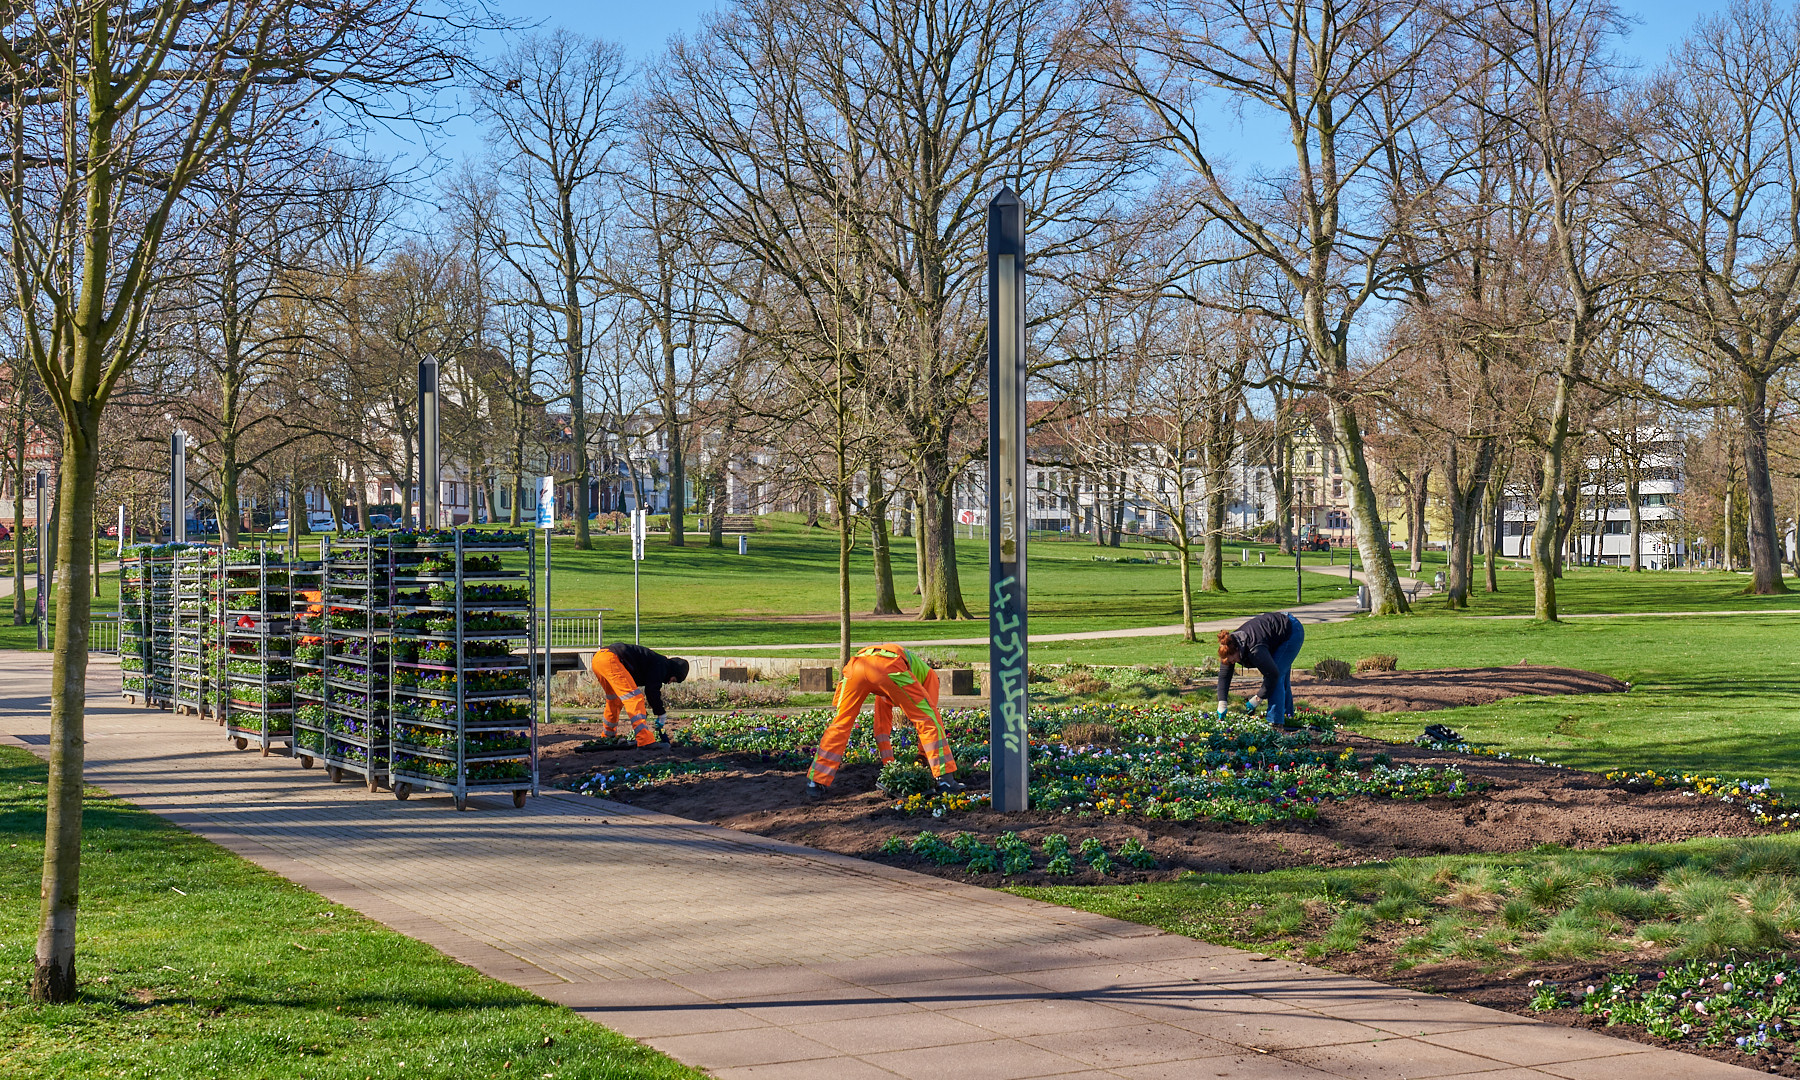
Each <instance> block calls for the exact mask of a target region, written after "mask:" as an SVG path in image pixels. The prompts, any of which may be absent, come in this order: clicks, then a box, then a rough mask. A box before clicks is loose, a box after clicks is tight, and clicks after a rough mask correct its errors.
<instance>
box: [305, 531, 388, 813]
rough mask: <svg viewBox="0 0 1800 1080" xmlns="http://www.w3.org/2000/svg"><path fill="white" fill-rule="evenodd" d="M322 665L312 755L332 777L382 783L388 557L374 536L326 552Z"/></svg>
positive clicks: (371, 784) (385, 738) (339, 544)
mask: <svg viewBox="0 0 1800 1080" xmlns="http://www.w3.org/2000/svg"><path fill="white" fill-rule="evenodd" d="M324 564H325V579H324V608H325V612H324V614H325V622H324V634H323V637H324V639H325V641H324V644H325V655H324V659H323V669H322V671H321V673H320V674H321V675H322V676H323V678H322V683H323V689H324V705H325V724H326V732H325V745H324V750H323V751H322V752H321V754H320V755H319V758H320V760H321V761H322V762H324V764H325V775H326V776H327V777H329V778H330V779H331V780H332V781H333V782H337V781H340V780H343V779H344V778H345V776H346V775H356V776H361V777H362V778H363V782H364V783H365V784H367V785H368V788H369V790H370V791H374V790H375V789H376V788H377V787H379V786H381V785H382V784H384V783H387V782H388V705H389V701H388V676H389V671H390V664H389V646H390V641H389V639H390V637H391V636H392V632H391V629H390V626H391V623H390V614H389V609H390V608H391V606H392V603H393V590H394V586H393V576H394V575H393V557H392V553H391V550H390V549H389V548H388V546H387V544H386V543H384V542H383V541H382V538H379V537H362V538H355V539H346V540H342V541H339V542H337V543H335V544H332V545H330V546H329V547H328V548H327V549H326V551H325V559H324Z"/></svg>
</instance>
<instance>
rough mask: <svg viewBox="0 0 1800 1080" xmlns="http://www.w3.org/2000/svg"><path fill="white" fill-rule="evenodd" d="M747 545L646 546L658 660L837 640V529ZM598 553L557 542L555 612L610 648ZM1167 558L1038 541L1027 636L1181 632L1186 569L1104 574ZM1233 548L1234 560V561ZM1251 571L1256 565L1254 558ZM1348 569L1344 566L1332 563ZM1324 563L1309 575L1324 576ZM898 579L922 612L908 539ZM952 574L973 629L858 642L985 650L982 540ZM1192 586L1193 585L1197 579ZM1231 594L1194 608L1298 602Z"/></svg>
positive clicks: (1246, 580) (866, 628) (1246, 569)
mask: <svg viewBox="0 0 1800 1080" xmlns="http://www.w3.org/2000/svg"><path fill="white" fill-rule="evenodd" d="M764 522H765V531H761V532H757V533H755V534H753V535H751V537H750V550H749V554H747V555H743V556H740V555H738V553H737V548H736V546H735V544H729V545H728V546H727V547H725V548H723V549H718V548H708V547H706V546H705V542H706V538H705V535H704V534H698V535H695V534H690V535H689V537H688V545H687V546H686V547H680V548H676V547H671V546H669V545H668V544H667V542H666V540H665V539H663V538H659V537H652V538H651V540H650V543H649V545H648V548H647V554H646V557H645V559H644V561H643V563H642V564H641V565H640V567H639V568H638V570H639V575H640V578H641V581H640V584H641V591H642V603H643V637H644V640H645V641H646V642H648V643H651V644H652V645H653V646H654V647H658V648H661V647H664V646H667V647H669V648H677V649H690V650H691V649H705V650H710V651H728V650H729V649H731V648H732V647H733V646H738V645H746V644H783V643H815V642H828V641H833V640H835V639H836V636H837V622H836V618H835V615H833V614H832V613H833V612H835V610H836V607H837V536H836V534H835V533H833V532H832V531H831V530H830V529H829V528H819V529H807V528H805V527H804V526H802V525H800V524H798V523H794V522H788V521H784V520H781V519H779V518H776V519H774V520H771V519H769V518H765V519H764ZM594 544H595V548H594V550H592V551H579V550H577V549H576V548H575V546H574V542H573V541H572V540H565V539H558V540H557V541H556V542H555V547H554V552H553V558H554V561H555V563H554V564H555V572H554V584H553V586H552V588H553V594H552V605H553V606H554V607H557V608H594V607H605V608H612V609H613V610H612V612H611V613H609V614H608V615H607V626H608V627H609V629H608V633H607V636H608V637H609V638H620V637H628V636H629V634H630V632H631V616H632V566H631V560H630V552H629V541H628V540H627V539H626V538H625V537H622V536H597V537H595V538H594ZM1150 551H1164V552H1166V551H1168V548H1166V547H1164V546H1162V545H1135V544H1134V545H1128V546H1125V547H1121V548H1117V549H1114V548H1101V547H1096V546H1095V545H1093V544H1092V543H1087V542H1083V541H1078V540H1039V541H1035V542H1034V543H1033V545H1032V548H1031V560H1032V565H1031V574H1032V596H1033V603H1032V608H1031V620H1032V624H1031V625H1032V630H1033V632H1034V633H1065V632H1080V631H1088V630H1109V629H1117V628H1122V627H1140V626H1167V625H1173V624H1176V623H1179V622H1180V621H1181V595H1180V578H1179V574H1180V569H1179V567H1177V566H1176V565H1174V564H1172V563H1164V564H1151V563H1122V562H1096V561H1095V556H1101V557H1103V558H1108V559H1112V558H1139V559H1141V558H1144V557H1145V556H1146V555H1147V553H1148V552H1150ZM1236 553H1237V549H1235V548H1234V549H1232V554H1233V556H1234V559H1235V555H1236ZM1252 558H1253V559H1254V555H1253V556H1252ZM1338 558H1339V561H1340V562H1341V561H1342V558H1343V554H1342V553H1341V552H1340V553H1339V555H1338ZM1325 561H1326V557H1325V556H1324V555H1322V554H1321V555H1313V556H1309V557H1308V562H1309V564H1310V563H1313V562H1316V563H1318V564H1319V565H1324V564H1325ZM893 564H894V579H895V584H896V588H897V589H898V591H899V592H900V600H901V605H902V606H903V607H916V603H917V602H916V599H915V598H914V597H913V595H912V591H913V586H914V584H915V582H916V579H917V570H916V564H915V558H914V548H913V542H912V540H910V539H908V538H896V542H895V545H894V552H893ZM957 566H958V570H959V572H960V573H961V575H962V582H963V595H964V597H965V598H966V600H967V601H968V604H969V607H970V610H971V612H972V613H973V614H974V615H975V616H976V620H977V621H973V622H970V621H956V622H920V621H917V620H913V619H904V618H899V619H890V618H884V619H880V620H862V621H860V622H859V624H858V625H856V626H855V627H854V629H853V631H852V634H853V637H854V639H855V640H858V641H862V640H882V639H888V640H902V641H917V640H929V639H932V638H968V637H982V636H984V635H985V633H986V627H985V624H984V622H982V621H980V620H985V618H986V607H985V605H984V604H983V602H982V598H983V595H984V592H985V585H986V581H987V541H986V540H979V539H978V540H972V541H971V540H967V539H964V540H962V541H961V542H960V543H959V544H958V547H957ZM1194 579H1195V581H1196V582H1197V581H1198V580H1199V574H1198V572H1197V571H1196V573H1195V578H1194ZM1225 579H1226V582H1227V584H1228V585H1229V586H1230V587H1231V589H1232V591H1231V592H1229V593H1224V594H1199V593H1196V594H1195V597H1194V610H1195V616H1196V618H1201V619H1207V618H1219V617H1226V616H1235V615H1246V616H1247V615H1252V614H1255V613H1256V612H1258V611H1264V610H1268V609H1270V608H1276V607H1282V606H1285V605H1288V604H1292V603H1293V599H1294V573H1293V567H1292V564H1291V563H1289V564H1288V565H1287V567H1286V568H1282V567H1281V566H1278V565H1275V564H1270V565H1268V566H1263V565H1260V564H1253V565H1250V566H1243V567H1239V566H1237V565H1228V566H1227V568H1226V572H1225ZM1306 585H1307V593H1308V596H1309V599H1318V600H1324V599H1328V598H1330V597H1334V596H1342V595H1345V594H1346V593H1347V591H1348V586H1347V583H1342V584H1340V583H1337V582H1332V581H1330V580H1329V579H1328V578H1323V577H1318V576H1316V575H1312V574H1308V575H1307V579H1306ZM874 603H875V588H874V568H873V560H872V559H871V558H870V556H869V551H868V543H867V537H866V536H865V537H862V538H861V540H860V542H859V543H858V545H857V547H856V549H855V550H854V551H853V552H852V553H851V609H852V612H853V613H854V614H855V615H857V616H861V615H863V614H865V613H867V612H868V611H869V610H870V609H871V608H873V606H874Z"/></svg>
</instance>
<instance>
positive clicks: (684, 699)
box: [663, 679, 792, 709]
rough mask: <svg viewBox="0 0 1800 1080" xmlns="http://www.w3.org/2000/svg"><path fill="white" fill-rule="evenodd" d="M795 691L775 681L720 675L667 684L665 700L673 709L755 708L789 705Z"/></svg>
mask: <svg viewBox="0 0 1800 1080" xmlns="http://www.w3.org/2000/svg"><path fill="white" fill-rule="evenodd" d="M791 696H792V695H791V693H790V691H789V690H788V688H787V687H785V686H779V685H776V684H773V683H756V682H749V683H728V682H720V681H719V680H717V679H697V680H695V681H692V682H684V683H670V684H669V685H667V686H665V687H663V701H664V702H666V703H667V704H668V706H669V708H671V709H753V708H756V707H757V706H781V705H786V704H787V703H788V701H789V698H790V697H791Z"/></svg>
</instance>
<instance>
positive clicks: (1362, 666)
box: [1356, 653, 1400, 675]
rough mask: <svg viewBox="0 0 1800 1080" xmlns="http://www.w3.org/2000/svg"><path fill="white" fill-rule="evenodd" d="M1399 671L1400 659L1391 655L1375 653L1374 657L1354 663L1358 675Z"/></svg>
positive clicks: (1364, 658)
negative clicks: (1371, 672) (1370, 672)
mask: <svg viewBox="0 0 1800 1080" xmlns="http://www.w3.org/2000/svg"><path fill="white" fill-rule="evenodd" d="M1399 669H1400V658H1399V657H1397V656H1395V655H1393V654H1392V653H1376V654H1375V655H1374V656H1365V657H1363V658H1362V659H1361V660H1358V661H1357V662H1356V673H1357V674H1358V675H1361V674H1363V673H1364V672H1369V671H1398V670H1399Z"/></svg>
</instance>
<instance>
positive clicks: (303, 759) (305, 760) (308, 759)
mask: <svg viewBox="0 0 1800 1080" xmlns="http://www.w3.org/2000/svg"><path fill="white" fill-rule="evenodd" d="M300 767H301V768H302V769H310V768H312V767H313V759H312V755H311V754H301V755H300Z"/></svg>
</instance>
